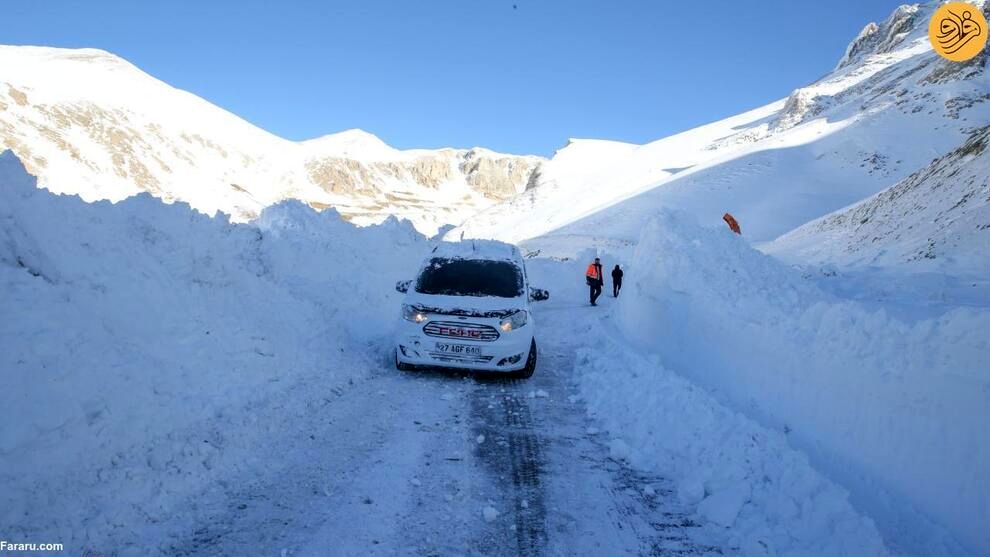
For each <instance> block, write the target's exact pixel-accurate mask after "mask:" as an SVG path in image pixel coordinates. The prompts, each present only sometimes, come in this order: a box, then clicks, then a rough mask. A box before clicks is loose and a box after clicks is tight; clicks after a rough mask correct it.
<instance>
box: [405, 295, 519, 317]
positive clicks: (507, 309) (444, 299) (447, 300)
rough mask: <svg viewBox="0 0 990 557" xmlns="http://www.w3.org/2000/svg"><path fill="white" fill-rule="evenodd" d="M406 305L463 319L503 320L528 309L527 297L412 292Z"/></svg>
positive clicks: (407, 297) (407, 298)
mask: <svg viewBox="0 0 990 557" xmlns="http://www.w3.org/2000/svg"><path fill="white" fill-rule="evenodd" d="M405 303H407V304H409V305H411V306H414V307H415V308H416V309H418V310H420V311H422V312H424V313H436V314H440V315H457V316H462V317H494V318H499V319H500V318H502V317H505V316H506V315H509V314H512V313H515V312H517V311H519V310H521V309H526V308H527V307H528V305H527V300H526V297H525V296H519V297H516V298H498V297H495V296H486V297H478V296H437V295H429V294H420V293H419V292H414V291H410V292H409V293H408V294H406V298H405Z"/></svg>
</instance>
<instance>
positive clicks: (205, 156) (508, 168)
mask: <svg viewBox="0 0 990 557" xmlns="http://www.w3.org/2000/svg"><path fill="white" fill-rule="evenodd" d="M0 68H3V71H2V72H0V150H3V149H10V150H11V151H13V152H14V153H15V154H16V155H17V156H18V157H19V158H20V159H21V160H22V161H24V164H25V165H26V166H27V168H28V170H29V171H30V172H31V173H32V174H34V175H36V176H38V178H39V184H40V185H41V186H43V187H46V188H49V189H51V190H53V191H56V192H60V193H77V194H80V195H81V196H82V197H83V198H84V199H86V200H89V201H93V200H98V199H109V200H113V201H118V200H120V199H123V198H126V197H128V196H131V195H134V194H136V193H140V192H149V193H151V194H153V195H155V196H156V197H160V198H162V199H163V200H165V201H168V202H171V201H186V202H188V203H190V204H191V205H192V206H193V207H194V208H196V209H198V210H201V211H204V212H206V213H209V214H212V213H215V212H216V211H221V212H224V213H228V214H230V215H231V216H232V217H233V218H234V220H240V221H243V220H250V219H252V218H255V217H256V216H257V215H258V214H259V213H260V211H261V210H262V209H263V208H264V207H267V206H269V205H272V204H274V203H277V202H278V201H280V200H283V199H299V200H302V201H305V202H307V203H309V204H310V205H312V206H314V207H317V208H326V207H334V208H335V209H337V210H338V211H339V212H340V213H341V214H342V215H344V216H345V217H346V218H348V219H350V220H352V221H354V222H357V223H359V224H367V223H370V222H377V221H381V220H383V219H384V218H385V217H386V216H388V215H395V216H398V217H403V218H407V219H409V220H411V221H412V222H413V223H414V224H415V225H416V226H417V227H418V228H419V229H420V230H422V231H424V232H426V233H432V232H433V231H435V230H436V229H437V228H438V226H441V225H444V224H457V223H460V222H461V221H463V220H464V218H465V217H467V216H468V215H469V214H472V213H474V212H476V211H478V210H481V209H483V208H485V207H487V206H489V205H491V204H493V203H495V202H498V201H502V200H506V199H509V198H511V197H513V196H514V195H516V194H517V193H519V192H521V191H523V190H524V189H525V188H526V186H527V184H528V183H529V181H530V179H531V177H532V175H533V173H534V171H535V170H536V169H537V168H538V167H539V165H540V163H541V162H542V159H541V158H539V157H533V156H513V155H504V154H500V153H495V152H492V151H488V150H486V149H480V148H475V149H439V150H407V151H401V150H397V149H393V148H392V147H389V146H388V145H386V144H385V143H384V142H382V141H381V140H380V139H378V138H377V137H375V136H373V135H371V134H368V133H366V132H363V131H360V130H349V131H345V132H342V133H338V134H334V135H329V136H326V137H322V138H319V139H314V140H311V141H304V142H292V141H288V140H285V139H282V138H279V137H277V136H274V135H272V134H270V133H268V132H266V131H264V130H262V129H260V128H258V127H256V126H253V125H252V124H250V123H248V122H246V121H244V120H242V119H241V118H239V117H237V116H235V115H233V114H231V113H229V112H226V111H224V110H222V109H220V108H218V107H216V106H214V105H212V104H210V103H208V102H206V101H204V100H203V99H201V98H199V97H196V96H195V95H192V94H190V93H187V92H185V91H181V90H178V89H175V88H173V87H171V86H169V85H167V84H165V83H163V82H161V81H159V80H157V79H155V78H153V77H151V76H149V75H147V74H146V73H144V72H142V71H141V70H139V69H138V68H136V67H135V66H133V65H131V64H129V63H128V62H126V61H124V60H122V59H121V58H119V57H117V56H114V55H112V54H109V53H107V52H104V51H101V50H93V49H80V50H65V49H56V48H41V47H22V46H0ZM67 83H70V84H71V87H67V86H66V84H67Z"/></svg>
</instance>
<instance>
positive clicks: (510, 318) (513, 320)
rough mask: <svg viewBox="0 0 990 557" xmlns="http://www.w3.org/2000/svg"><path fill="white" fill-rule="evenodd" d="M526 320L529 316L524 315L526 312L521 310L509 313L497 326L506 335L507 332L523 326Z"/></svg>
mask: <svg viewBox="0 0 990 557" xmlns="http://www.w3.org/2000/svg"><path fill="white" fill-rule="evenodd" d="M528 319H529V314H527V313H526V310H522V309H521V310H519V311H517V312H515V313H511V314H509V315H507V316H505V317H504V318H503V319H502V321H501V322H500V323H499V324H498V326H499V328H500V329H502V330H503V331H504V332H506V333H507V332H509V331H512V330H515V329H518V328H520V327H522V326H524V325H525V324H526V321H527V320H528Z"/></svg>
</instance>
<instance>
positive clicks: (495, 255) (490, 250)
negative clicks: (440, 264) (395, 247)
mask: <svg viewBox="0 0 990 557" xmlns="http://www.w3.org/2000/svg"><path fill="white" fill-rule="evenodd" d="M430 257H452V258H453V257H456V258H461V259H503V260H508V261H518V260H520V259H522V254H520V253H519V248H517V247H516V246H514V245H512V244H507V243H505V242H499V241H496V240H461V241H459V242H440V243H439V244H437V246H436V247H435V248H433V252H432V253H431V254H430Z"/></svg>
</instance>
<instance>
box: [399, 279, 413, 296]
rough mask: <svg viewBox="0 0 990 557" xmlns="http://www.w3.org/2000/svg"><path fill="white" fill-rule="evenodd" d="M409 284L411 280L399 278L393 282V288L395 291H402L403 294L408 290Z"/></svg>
mask: <svg viewBox="0 0 990 557" xmlns="http://www.w3.org/2000/svg"><path fill="white" fill-rule="evenodd" d="M410 284H412V281H411V280H400V281H399V282H397V283H395V290H396V292H402V293H403V294H405V293H406V292H409V285H410Z"/></svg>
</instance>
